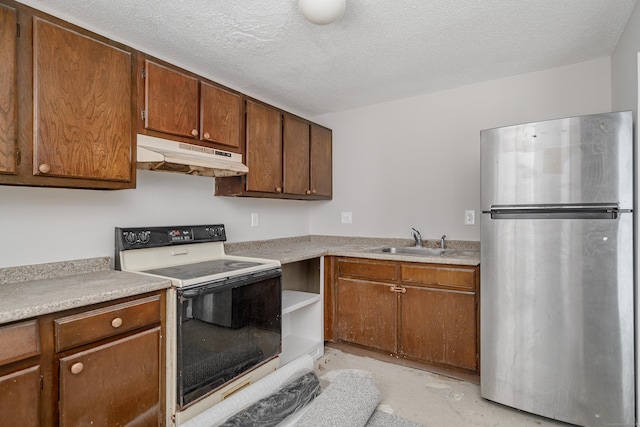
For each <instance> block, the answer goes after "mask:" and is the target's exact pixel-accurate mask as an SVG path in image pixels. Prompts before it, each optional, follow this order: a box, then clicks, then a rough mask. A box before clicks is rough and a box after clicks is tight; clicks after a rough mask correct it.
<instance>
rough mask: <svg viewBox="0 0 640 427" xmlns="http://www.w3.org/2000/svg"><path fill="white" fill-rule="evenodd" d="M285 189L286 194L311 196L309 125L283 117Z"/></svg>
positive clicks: (292, 118) (286, 116) (289, 117)
mask: <svg viewBox="0 0 640 427" xmlns="http://www.w3.org/2000/svg"><path fill="white" fill-rule="evenodd" d="M282 126H283V135H282V150H283V154H284V157H283V166H284V177H283V178H284V179H283V184H284V185H283V188H284V192H285V193H286V194H300V195H306V194H311V190H310V189H309V124H307V123H306V122H303V121H301V120H298V119H296V118H294V117H291V116H288V115H284V116H283V122H282Z"/></svg>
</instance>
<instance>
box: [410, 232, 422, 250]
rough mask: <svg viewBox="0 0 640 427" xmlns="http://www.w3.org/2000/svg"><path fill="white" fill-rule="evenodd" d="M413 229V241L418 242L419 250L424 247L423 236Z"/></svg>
mask: <svg viewBox="0 0 640 427" xmlns="http://www.w3.org/2000/svg"><path fill="white" fill-rule="evenodd" d="M411 229H412V230H413V232H412V233H411V235H412V236H413V240H415V241H416V247H417V248H421V247H422V235H421V234H420V232H419V231H418V230H416V229H415V228H413V227H412V228H411Z"/></svg>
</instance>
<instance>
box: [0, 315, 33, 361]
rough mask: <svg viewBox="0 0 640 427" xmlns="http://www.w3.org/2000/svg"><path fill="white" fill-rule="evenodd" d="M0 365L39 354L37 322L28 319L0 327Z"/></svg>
mask: <svg viewBox="0 0 640 427" xmlns="http://www.w3.org/2000/svg"><path fill="white" fill-rule="evenodd" d="M0 343H2V344H1V345H0V365H4V364H6V363H11V362H15V361H17V360H22V359H26V358H28V357H31V356H36V355H38V354H40V340H39V339H38V322H37V321H36V320H29V321H27V322H21V323H16V324H14V325H8V326H3V327H1V328H0Z"/></svg>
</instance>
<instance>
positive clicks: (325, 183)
mask: <svg viewBox="0 0 640 427" xmlns="http://www.w3.org/2000/svg"><path fill="white" fill-rule="evenodd" d="M331 156H332V155H331V131H330V130H328V129H324V128H321V127H319V126H315V125H312V126H311V192H312V194H315V195H316V196H326V197H328V198H331V197H332V195H333V183H332V165H331V158H332V157H331Z"/></svg>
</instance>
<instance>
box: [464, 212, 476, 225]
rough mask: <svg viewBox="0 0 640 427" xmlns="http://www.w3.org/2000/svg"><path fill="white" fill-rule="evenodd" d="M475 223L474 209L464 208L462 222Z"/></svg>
mask: <svg viewBox="0 0 640 427" xmlns="http://www.w3.org/2000/svg"><path fill="white" fill-rule="evenodd" d="M475 223H476V211H474V210H466V211H464V224H465V225H474V224H475Z"/></svg>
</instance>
